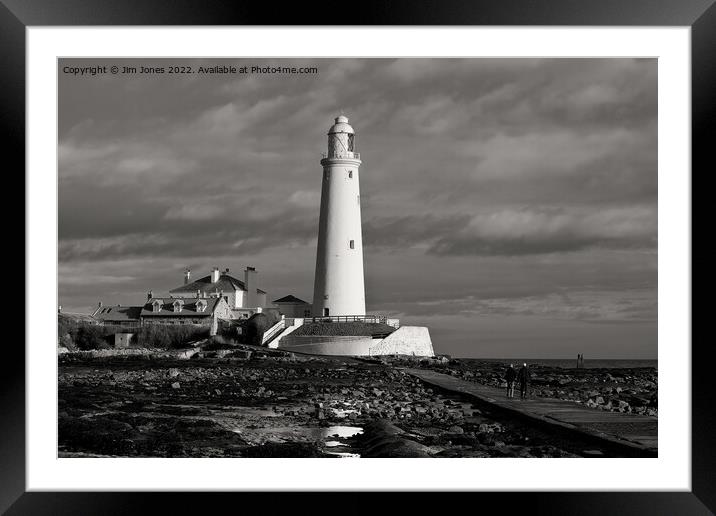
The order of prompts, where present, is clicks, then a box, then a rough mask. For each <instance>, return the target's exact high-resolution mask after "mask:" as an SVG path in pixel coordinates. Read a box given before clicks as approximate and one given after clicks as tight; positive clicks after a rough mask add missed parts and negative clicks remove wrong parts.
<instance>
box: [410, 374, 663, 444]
mask: <svg viewBox="0 0 716 516" xmlns="http://www.w3.org/2000/svg"><path fill="white" fill-rule="evenodd" d="M405 371H406V372H407V373H409V374H411V375H413V376H415V377H417V378H420V379H421V380H423V381H424V382H426V383H429V384H431V385H434V386H437V387H440V388H443V389H446V390H449V391H453V392H459V393H462V394H468V395H470V396H474V397H475V398H478V399H479V400H481V401H483V402H486V403H489V404H491V405H493V406H496V407H499V408H500V409H503V410H505V411H508V412H512V413H516V414H519V415H521V416H525V417H528V418H532V419H536V420H539V421H540V422H542V423H546V424H551V425H556V426H559V427H561V428H566V429H569V430H572V431H577V432H580V433H583V434H587V435H589V436H591V437H596V438H598V439H601V440H603V441H607V442H609V443H612V444H617V445H621V446H628V447H630V448H632V449H634V450H635V451H643V452H645V454H646V455H656V454H657V445H658V441H657V428H658V424H657V423H658V420H657V418H655V417H652V416H640V415H637V414H625V413H621V412H610V411H607V410H598V409H592V408H589V407H586V406H584V405H579V404H577V403H574V402H572V401H566V400H559V399H553V398H532V399H526V400H520V399H519V389H515V391H517V392H516V394H515V396H516V397H515V398H513V399H508V398H506V397H505V390H503V389H497V388H495V387H488V386H487V385H481V384H479V383H475V382H469V381H466V380H461V379H459V378H455V377H453V376H450V375H447V374H443V373H437V372H435V371H431V370H429V369H409V368H406V369H405Z"/></svg>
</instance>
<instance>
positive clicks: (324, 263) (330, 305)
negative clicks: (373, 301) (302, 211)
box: [313, 115, 365, 316]
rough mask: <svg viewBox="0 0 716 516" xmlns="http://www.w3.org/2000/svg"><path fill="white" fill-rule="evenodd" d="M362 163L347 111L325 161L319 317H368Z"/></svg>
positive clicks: (316, 292)
mask: <svg viewBox="0 0 716 516" xmlns="http://www.w3.org/2000/svg"><path fill="white" fill-rule="evenodd" d="M360 164H361V160H360V154H358V153H357V152H355V132H354V131H353V128H352V127H351V126H350V125H349V124H348V118H347V117H345V116H342V115H341V116H339V117H338V118H336V119H335V124H333V126H331V128H330V129H329V130H328V152H326V153H324V155H323V159H322V160H321V165H322V166H323V186H322V187H321V216H320V220H319V224H318V251H317V253H316V278H315V283H314V287H313V315H314V316H334V315H365V285H364V282H363V237H362V234H361V215H360V187H359V184H360V183H359V180H360V175H359V172H358V169H359V168H360Z"/></svg>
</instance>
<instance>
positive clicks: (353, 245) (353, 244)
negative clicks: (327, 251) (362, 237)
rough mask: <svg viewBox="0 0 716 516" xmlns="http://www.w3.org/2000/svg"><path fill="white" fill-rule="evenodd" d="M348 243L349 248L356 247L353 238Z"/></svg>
mask: <svg viewBox="0 0 716 516" xmlns="http://www.w3.org/2000/svg"><path fill="white" fill-rule="evenodd" d="M348 245H350V247H351V249H355V248H356V241H355V240H351V243H350V244H348Z"/></svg>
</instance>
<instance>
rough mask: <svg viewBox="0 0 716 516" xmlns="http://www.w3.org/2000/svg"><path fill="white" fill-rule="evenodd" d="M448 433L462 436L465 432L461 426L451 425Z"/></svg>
mask: <svg viewBox="0 0 716 516" xmlns="http://www.w3.org/2000/svg"><path fill="white" fill-rule="evenodd" d="M448 432H450V433H451V434H463V433H465V430H463V429H462V427H461V426H457V425H453V426H451V427H450V428H448Z"/></svg>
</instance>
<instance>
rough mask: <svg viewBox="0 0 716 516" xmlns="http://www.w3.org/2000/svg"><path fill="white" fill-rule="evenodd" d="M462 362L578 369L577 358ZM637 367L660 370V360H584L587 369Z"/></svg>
mask: <svg viewBox="0 0 716 516" xmlns="http://www.w3.org/2000/svg"><path fill="white" fill-rule="evenodd" d="M461 360H477V361H483V362H500V363H507V364H510V363H512V364H515V365H518V364H520V365H521V364H523V363H526V364H527V365H543V366H547V367H562V368H566V369H573V368H575V367H577V359H576V358H526V359H522V358H469V359H461ZM637 367H653V368H654V369H658V360H637V359H630V358H629V359H621V358H618V359H605V358H594V359H589V358H585V359H584V368H585V369H633V368H637Z"/></svg>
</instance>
